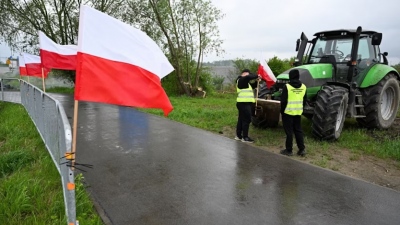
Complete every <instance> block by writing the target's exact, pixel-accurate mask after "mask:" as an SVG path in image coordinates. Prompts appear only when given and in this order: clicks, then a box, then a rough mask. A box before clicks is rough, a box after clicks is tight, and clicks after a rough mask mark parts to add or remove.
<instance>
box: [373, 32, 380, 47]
mask: <svg viewBox="0 0 400 225" xmlns="http://www.w3.org/2000/svg"><path fill="white" fill-rule="evenodd" d="M381 41H382V33H375V34H373V35H372V45H380V44H381Z"/></svg>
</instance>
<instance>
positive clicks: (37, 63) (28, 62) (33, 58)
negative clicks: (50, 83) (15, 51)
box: [22, 53, 50, 78]
mask: <svg viewBox="0 0 400 225" xmlns="http://www.w3.org/2000/svg"><path fill="white" fill-rule="evenodd" d="M22 56H23V57H24V61H25V68H26V75H27V76H34V77H40V78H42V76H44V78H47V75H48V73H49V72H50V69H47V68H43V72H44V74H43V75H42V67H43V65H42V61H41V60H40V56H38V55H32V54H28V53H22Z"/></svg>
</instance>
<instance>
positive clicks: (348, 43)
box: [252, 27, 400, 140]
mask: <svg viewBox="0 0 400 225" xmlns="http://www.w3.org/2000/svg"><path fill="white" fill-rule="evenodd" d="M314 36H315V38H313V39H312V40H310V41H309V40H308V39H307V37H306V35H305V34H304V33H302V34H301V37H300V39H298V40H297V43H296V51H298V54H297V58H296V60H295V63H294V66H295V67H294V68H292V69H298V70H299V72H300V80H301V81H302V82H303V83H304V84H305V85H306V86H307V104H306V106H305V107H304V111H303V115H304V116H305V117H307V118H308V119H311V120H312V133H313V135H314V136H315V137H316V138H317V139H320V140H337V139H338V138H339V137H340V134H341V132H342V129H343V124H344V121H345V119H346V118H356V120H357V122H358V123H359V124H360V125H361V126H363V127H366V128H377V129H386V128H389V127H390V126H391V125H392V124H393V122H394V120H395V118H396V114H397V110H398V108H399V97H400V88H399V79H400V77H399V72H398V71H396V70H395V69H394V68H393V67H390V66H389V65H388V60H387V58H386V56H387V55H388V54H387V52H384V53H381V52H380V48H379V45H380V43H381V40H382V33H378V32H375V31H370V30H362V28H361V27H358V28H357V29H356V30H351V29H350V30H345V29H341V30H330V31H322V32H318V33H316V34H315V35H314ZM307 46H308V52H307V54H306V55H305V56H304V53H305V50H306V48H307ZM292 69H290V70H292ZM290 70H287V71H285V72H283V73H282V74H279V75H278V76H277V81H276V83H275V84H274V86H273V87H272V88H270V89H267V88H266V87H265V86H264V87H260V89H259V94H258V98H257V104H256V109H255V115H254V116H253V117H252V124H253V125H254V126H256V127H262V128H264V127H275V126H277V125H278V122H279V107H280V104H279V100H280V99H279V98H280V95H281V91H282V87H283V86H284V85H285V84H286V83H287V82H288V81H289V71H290Z"/></svg>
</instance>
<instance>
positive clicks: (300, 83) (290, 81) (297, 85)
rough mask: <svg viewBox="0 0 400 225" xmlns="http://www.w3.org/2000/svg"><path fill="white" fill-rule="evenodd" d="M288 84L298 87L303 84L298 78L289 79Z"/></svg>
mask: <svg viewBox="0 0 400 225" xmlns="http://www.w3.org/2000/svg"><path fill="white" fill-rule="evenodd" d="M289 84H290V85H291V86H292V87H294V88H299V87H301V85H302V84H303V83H302V82H301V81H300V80H296V79H295V80H289Z"/></svg>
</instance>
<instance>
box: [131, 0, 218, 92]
mask: <svg viewBox="0 0 400 225" xmlns="http://www.w3.org/2000/svg"><path fill="white" fill-rule="evenodd" d="M129 10H130V13H128V14H127V16H126V17H124V19H125V20H126V21H129V22H130V23H133V24H135V25H136V26H138V27H139V28H141V29H142V30H143V31H145V32H146V33H147V34H148V35H149V36H151V37H152V38H153V39H154V40H156V41H157V42H158V43H159V45H160V46H161V47H162V48H163V50H164V52H165V53H166V54H167V55H168V57H169V59H170V61H171V63H172V65H173V66H174V68H175V74H176V76H177V79H178V84H179V86H180V88H181V90H183V92H184V93H185V94H187V95H193V94H194V92H195V91H196V90H197V87H198V86H199V79H200V76H201V74H202V72H203V67H202V62H203V57H204V55H207V54H209V53H212V52H216V53H217V54H218V53H221V52H222V50H221V44H222V40H220V39H219V30H218V27H217V25H216V23H217V21H218V20H220V19H222V18H223V16H224V15H223V14H222V13H221V11H220V10H218V9H217V8H215V7H214V6H213V5H212V4H211V2H210V1H208V0H175V1H174V0H148V1H141V0H131V1H129Z"/></svg>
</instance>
